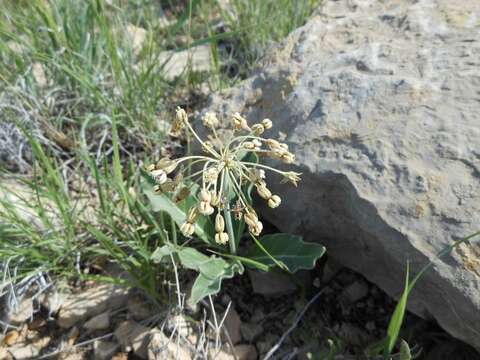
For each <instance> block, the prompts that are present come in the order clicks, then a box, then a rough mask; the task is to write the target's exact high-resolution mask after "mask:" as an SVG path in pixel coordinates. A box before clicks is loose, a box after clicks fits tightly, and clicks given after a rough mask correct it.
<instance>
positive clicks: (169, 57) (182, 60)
mask: <svg viewBox="0 0 480 360" xmlns="http://www.w3.org/2000/svg"><path fill="white" fill-rule="evenodd" d="M158 62H159V63H160V64H163V76H164V77H165V79H167V80H174V79H175V78H176V77H178V76H180V75H182V74H183V73H184V72H185V71H186V69H187V68H188V67H190V69H191V70H192V71H195V72H200V71H209V70H210V68H211V64H212V62H211V51H210V47H209V46H207V45H199V46H195V47H192V48H191V49H188V50H183V51H177V52H176V51H173V50H171V51H164V52H162V53H160V56H159V59H158Z"/></svg>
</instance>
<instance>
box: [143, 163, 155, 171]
mask: <svg viewBox="0 0 480 360" xmlns="http://www.w3.org/2000/svg"><path fill="white" fill-rule="evenodd" d="M145 169H146V170H147V171H148V172H152V171H153V170H155V164H150V165H148V166H147V167H146V168H145Z"/></svg>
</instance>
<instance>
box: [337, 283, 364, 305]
mask: <svg viewBox="0 0 480 360" xmlns="http://www.w3.org/2000/svg"><path fill="white" fill-rule="evenodd" d="M367 295H368V286H367V284H365V282H363V281H361V280H357V281H355V282H353V283H352V284H350V285H349V286H347V287H346V288H345V289H344V290H343V291H342V296H343V297H344V298H346V299H347V300H348V302H349V303H354V302H357V301H358V300H360V299H362V298H364V297H365V296H367Z"/></svg>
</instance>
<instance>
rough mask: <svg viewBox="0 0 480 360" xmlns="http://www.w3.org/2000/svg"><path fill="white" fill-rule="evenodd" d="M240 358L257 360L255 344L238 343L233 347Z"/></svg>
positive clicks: (239, 359)
mask: <svg viewBox="0 0 480 360" xmlns="http://www.w3.org/2000/svg"><path fill="white" fill-rule="evenodd" d="M233 349H234V350H233V351H234V353H235V355H236V357H237V359H238V360H256V359H257V358H258V354H257V349H255V346H253V345H237V346H235V347H234V348H233Z"/></svg>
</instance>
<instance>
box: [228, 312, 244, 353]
mask: <svg viewBox="0 0 480 360" xmlns="http://www.w3.org/2000/svg"><path fill="white" fill-rule="evenodd" d="M241 325H242V320H241V319H240V316H239V315H238V313H237V311H236V310H235V309H234V308H233V307H230V309H229V310H228V313H227V316H226V317H225V321H224V323H223V326H224V329H225V331H226V332H227V333H228V336H229V337H230V340H231V341H232V344H234V345H235V344H237V343H239V342H240V341H242V333H241V331H240V326H241Z"/></svg>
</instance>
